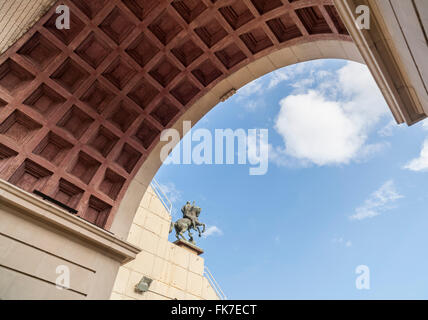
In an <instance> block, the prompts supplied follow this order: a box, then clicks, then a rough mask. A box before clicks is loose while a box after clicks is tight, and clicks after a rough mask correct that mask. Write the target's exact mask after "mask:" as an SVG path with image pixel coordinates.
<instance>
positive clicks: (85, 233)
mask: <svg viewBox="0 0 428 320" xmlns="http://www.w3.org/2000/svg"><path fill="white" fill-rule="evenodd" d="M0 204H3V205H5V206H9V207H12V208H14V209H18V210H19V211H20V213H22V214H25V215H27V216H28V217H31V218H33V219H35V220H37V221H39V222H42V223H45V224H49V225H53V226H55V229H56V230H58V231H62V232H65V233H68V234H70V236H72V237H76V238H80V239H82V240H83V241H85V243H87V244H88V245H92V246H95V247H98V248H99V249H100V250H101V251H102V252H103V253H104V254H108V255H109V256H111V257H112V258H114V259H115V260H117V261H119V262H120V263H122V264H123V263H126V262H129V261H131V260H133V259H135V257H136V255H137V254H138V253H139V252H140V251H141V249H139V248H138V247H136V246H133V245H132V244H130V243H128V242H125V241H122V240H120V239H118V238H117V237H116V236H115V235H114V234H112V233H110V232H108V231H106V230H103V229H101V228H99V227H97V226H95V225H93V224H91V223H89V222H87V221H85V220H83V219H82V218H79V217H77V216H74V215H72V214H70V213H68V212H67V211H65V210H62V209H60V208H58V207H56V206H54V205H52V204H50V203H48V202H46V201H44V200H42V199H40V198H38V197H36V196H34V195H32V194H30V193H28V192H26V191H23V190H22V189H20V188H17V187H15V186H14V185H12V184H10V183H8V182H6V181H4V180H1V179H0Z"/></svg>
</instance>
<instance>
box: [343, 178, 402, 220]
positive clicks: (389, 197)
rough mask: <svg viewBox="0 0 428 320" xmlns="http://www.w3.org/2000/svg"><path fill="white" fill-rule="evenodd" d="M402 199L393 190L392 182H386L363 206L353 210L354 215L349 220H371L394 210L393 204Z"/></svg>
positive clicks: (394, 189)
mask: <svg viewBox="0 0 428 320" xmlns="http://www.w3.org/2000/svg"><path fill="white" fill-rule="evenodd" d="M401 198H403V196H402V195H401V194H399V193H398V192H397V190H396V188H395V184H394V181H393V180H388V181H386V182H385V183H384V184H383V185H382V186H381V187H380V188H379V189H378V190H376V191H375V192H373V193H372V194H371V195H370V197H369V198H368V199H366V201H364V204H363V205H362V206H360V207H358V208H356V209H355V213H354V214H353V215H351V216H350V217H349V218H350V219H351V220H363V219H367V218H373V217H375V216H378V215H380V214H382V212H384V211H387V210H390V209H392V208H394V206H393V203H395V202H396V201H397V200H398V199H401Z"/></svg>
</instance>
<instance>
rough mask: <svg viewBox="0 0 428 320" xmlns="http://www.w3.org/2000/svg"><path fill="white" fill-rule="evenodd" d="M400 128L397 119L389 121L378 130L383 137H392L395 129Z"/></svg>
mask: <svg viewBox="0 0 428 320" xmlns="http://www.w3.org/2000/svg"><path fill="white" fill-rule="evenodd" d="M396 128H399V126H398V125H397V122H395V120H391V121H389V122H388V123H387V124H386V125H385V126H383V127H382V128H380V129H379V130H378V132H377V133H378V134H379V136H381V137H391V136H392V135H393V134H394V129H396Z"/></svg>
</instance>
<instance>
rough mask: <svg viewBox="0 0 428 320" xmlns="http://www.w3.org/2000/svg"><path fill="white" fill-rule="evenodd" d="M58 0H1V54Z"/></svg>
mask: <svg viewBox="0 0 428 320" xmlns="http://www.w3.org/2000/svg"><path fill="white" fill-rule="evenodd" d="M55 1H56V0H1V1H0V54H1V53H3V52H5V51H6V50H7V48H9V47H10V46H11V45H12V44H13V43H15V41H16V40H18V39H19V38H20V37H21V36H22V35H23V34H24V33H25V32H26V31H27V30H28V29H30V28H31V27H32V26H33V25H34V24H35V23H36V22H37V21H38V20H39V19H40V18H41V17H42V16H43V14H44V13H45V12H46V11H47V10H48V9H49V8H50V7H51V6H52V5H53V3H54V2H55Z"/></svg>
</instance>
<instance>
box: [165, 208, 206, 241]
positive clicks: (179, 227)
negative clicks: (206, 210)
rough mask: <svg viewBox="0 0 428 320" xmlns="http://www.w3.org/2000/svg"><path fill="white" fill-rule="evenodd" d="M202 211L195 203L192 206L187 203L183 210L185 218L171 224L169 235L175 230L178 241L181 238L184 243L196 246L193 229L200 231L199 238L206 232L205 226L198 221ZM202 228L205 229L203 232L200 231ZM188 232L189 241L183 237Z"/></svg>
mask: <svg viewBox="0 0 428 320" xmlns="http://www.w3.org/2000/svg"><path fill="white" fill-rule="evenodd" d="M201 211H202V209H201V208H200V207H198V206H195V201H193V204H190V202H189V201H187V202H186V204H185V205H184V206H183V208H181V212H182V213H183V218H181V219H178V220H177V221H176V222H171V226H170V228H169V233H171V232H172V230H173V229H175V236H176V237H177V240H180V238H181V239H183V240H184V241H187V242H190V243H193V244H195V240H194V239H193V235H192V232H191V230H192V229H193V230H195V231H198V234H199V237H200V236H201V235H202V233H204V232H205V224H204V223H201V222H200V221H199V220H198V218H199V215H200V213H201ZM201 226H202V228H203V229H202V231H201V230H200V229H199V227H201ZM186 231H187V233H188V235H189V240H187V239H186V238H185V237H184V235H183V233H185V232H186Z"/></svg>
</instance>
